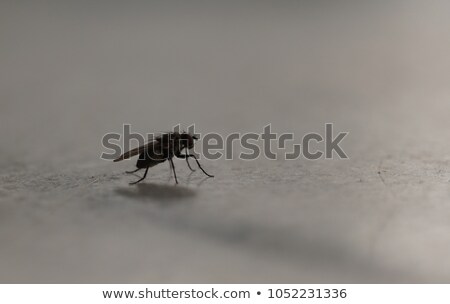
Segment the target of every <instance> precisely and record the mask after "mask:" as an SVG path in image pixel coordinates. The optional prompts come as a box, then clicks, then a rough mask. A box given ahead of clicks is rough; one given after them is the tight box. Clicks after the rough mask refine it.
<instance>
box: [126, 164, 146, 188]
mask: <svg viewBox="0 0 450 304" xmlns="http://www.w3.org/2000/svg"><path fill="white" fill-rule="evenodd" d="M148 168H149V167H147V169H145V173H144V176H143V177H142V178H141V179H139V180H137V181H135V182H132V183H130V185H136V184H137V183H140V182H142V181H143V180H144V179H145V178H146V177H147V172H148ZM139 170H140V169H139Z"/></svg>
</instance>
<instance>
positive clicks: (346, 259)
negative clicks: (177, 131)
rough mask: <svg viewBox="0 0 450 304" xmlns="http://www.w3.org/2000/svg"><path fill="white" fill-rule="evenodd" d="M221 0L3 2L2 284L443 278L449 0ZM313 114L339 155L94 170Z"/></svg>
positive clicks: (306, 127) (312, 121)
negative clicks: (129, 146) (186, 133)
mask: <svg viewBox="0 0 450 304" xmlns="http://www.w3.org/2000/svg"><path fill="white" fill-rule="evenodd" d="M330 2H331V1H330ZM373 2H374V1H373ZM224 3H225V1H224V2H222V3H221V4H219V3H215V4H212V2H208V4H203V5H202V4H197V3H195V4H193V3H190V4H187V3H184V4H183V3H178V4H170V5H169V4H164V5H162V4H148V3H147V4H143V2H142V3H141V2H127V4H126V5H125V4H114V3H112V2H111V1H108V2H106V1H105V2H95V4H93V3H91V2H90V1H86V2H77V3H75V1H73V3H72V4H63V3H62V2H60V1H58V2H56V1H55V2H54V3H51V2H42V3H41V2H39V1H32V2H31V1H30V2H26V1H2V2H1V3H0V45H1V47H0V67H1V69H0V106H1V111H0V138H1V144H0V147H1V148H0V156H1V157H0V164H1V168H2V170H1V173H0V178H1V183H0V244H1V246H0V282H28V283H32V282H53V283H56V282H64V283H66V282H72V283H81V282H85V283H90V282H116V283H120V282H155V283H156V282H158V283H162V282H178V283H189V282H203V283H206V282H217V283H219V282H222V283H225V282H230V283H246V282H254V283H256V282H279V283H283V282H329V283H330V282H335V283H337V282H341V283H342V282H384V283H388V282H446V283H449V282H450V271H449V270H450V265H449V259H448V256H449V253H450V222H449V214H450V205H449V196H450V183H449V180H450V173H449V171H448V167H449V162H450V157H449V153H448V150H449V146H450V144H449V143H450V138H449V133H448V129H449V126H450V122H449V121H450V120H449V119H448V114H449V110H450V103H449V96H450V89H449V76H450V60H449V59H450V58H449V54H450V22H449V20H450V18H449V17H450V16H449V14H450V13H449V12H450V10H449V5H448V3H446V2H445V1H442V2H435V1H431V2H427V3H426V4H425V2H423V1H389V2H388V1H386V2H377V3H372V4H362V3H361V2H356V1H355V2H354V3H353V2H352V1H345V2H344V1H332V3H331V4H330V3H327V1H304V2H297V1H281V2H280V1H277V4H273V3H272V4H271V3H270V2H258V4H256V3H254V2H244V3H245V4H243V3H241V2H233V3H229V2H227V3H228V4H226V5H225V4H224ZM327 122H332V123H334V124H335V127H336V130H337V131H349V132H350V135H349V136H348V137H347V138H346V139H345V141H344V145H343V146H344V149H345V150H346V152H347V153H348V154H349V156H350V159H349V160H336V159H335V160H319V161H307V160H298V161H283V160H281V159H280V160H277V161H268V160H265V159H259V160H257V161H253V162H244V161H239V160H233V161H226V160H219V161H214V162H213V161H204V162H203V163H204V166H205V168H206V169H207V170H208V171H210V172H212V173H214V174H215V175H216V177H215V178H214V179H208V180H203V176H202V175H201V173H200V172H196V173H194V174H192V175H190V176H189V171H188V169H187V168H186V166H185V164H184V162H182V161H177V162H176V165H177V171H178V175H179V179H180V185H179V186H176V187H175V186H173V179H172V180H169V178H170V175H169V167H168V164H164V165H161V166H157V167H155V168H153V169H152V170H151V172H150V174H149V175H150V176H149V178H148V179H147V181H146V182H145V183H143V184H141V185H139V186H137V187H129V186H128V184H127V183H128V182H129V181H131V180H134V179H135V177H130V176H126V175H125V174H123V171H125V170H128V169H131V168H132V167H133V165H134V161H130V162H126V163H119V164H113V163H109V162H105V161H102V160H100V159H99V155H100V153H101V151H102V148H101V145H100V139H101V137H102V136H103V135H104V134H105V133H107V132H114V131H116V132H120V131H121V127H122V124H123V123H131V124H132V126H133V130H134V131H136V132H142V133H145V132H153V131H165V130H167V129H169V128H170V127H172V126H173V125H175V124H177V123H181V124H183V125H187V124H190V123H195V124H196V125H197V130H198V131H200V132H212V131H215V132H219V133H221V134H225V135H226V134H228V133H230V132H235V131H238V132H247V131H256V132H261V130H262V127H263V126H264V125H266V124H267V123H272V125H273V128H274V129H275V130H276V131H278V132H283V131H292V132H294V133H295V135H296V138H301V137H302V136H303V135H304V134H305V133H307V132H311V131H314V132H321V133H322V132H323V128H324V124H325V123H327ZM378 172H380V173H378Z"/></svg>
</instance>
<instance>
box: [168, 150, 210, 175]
mask: <svg viewBox="0 0 450 304" xmlns="http://www.w3.org/2000/svg"><path fill="white" fill-rule="evenodd" d="M177 157H178V158H186V160H187V159H188V157H192V158H193V159H195V161H196V162H197V165H198V167H199V168H200V170H202V171H203V173H205V175H206V176H209V177H214V175H211V174H208V173H206V171H205V170H204V169H203V168H202V166H201V165H200V162H199V161H198V159H197V157H195V155H194V154H186V155H177Z"/></svg>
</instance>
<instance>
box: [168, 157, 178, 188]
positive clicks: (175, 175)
mask: <svg viewBox="0 0 450 304" xmlns="http://www.w3.org/2000/svg"><path fill="white" fill-rule="evenodd" d="M169 162H170V164H171V167H172V170H173V175H174V177H175V183H177V184H178V179H177V173H176V172H175V165H174V164H173V160H172V158H169Z"/></svg>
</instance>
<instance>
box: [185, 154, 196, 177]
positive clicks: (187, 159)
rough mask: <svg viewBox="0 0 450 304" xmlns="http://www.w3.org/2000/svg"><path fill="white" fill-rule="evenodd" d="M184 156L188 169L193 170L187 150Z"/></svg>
mask: <svg viewBox="0 0 450 304" xmlns="http://www.w3.org/2000/svg"><path fill="white" fill-rule="evenodd" d="M185 157H186V163H187V165H188V167H189V169H190V170H191V171H192V172H194V171H195V169H192V167H191V164H190V163H189V154H188V153H187V150H186V155H185Z"/></svg>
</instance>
